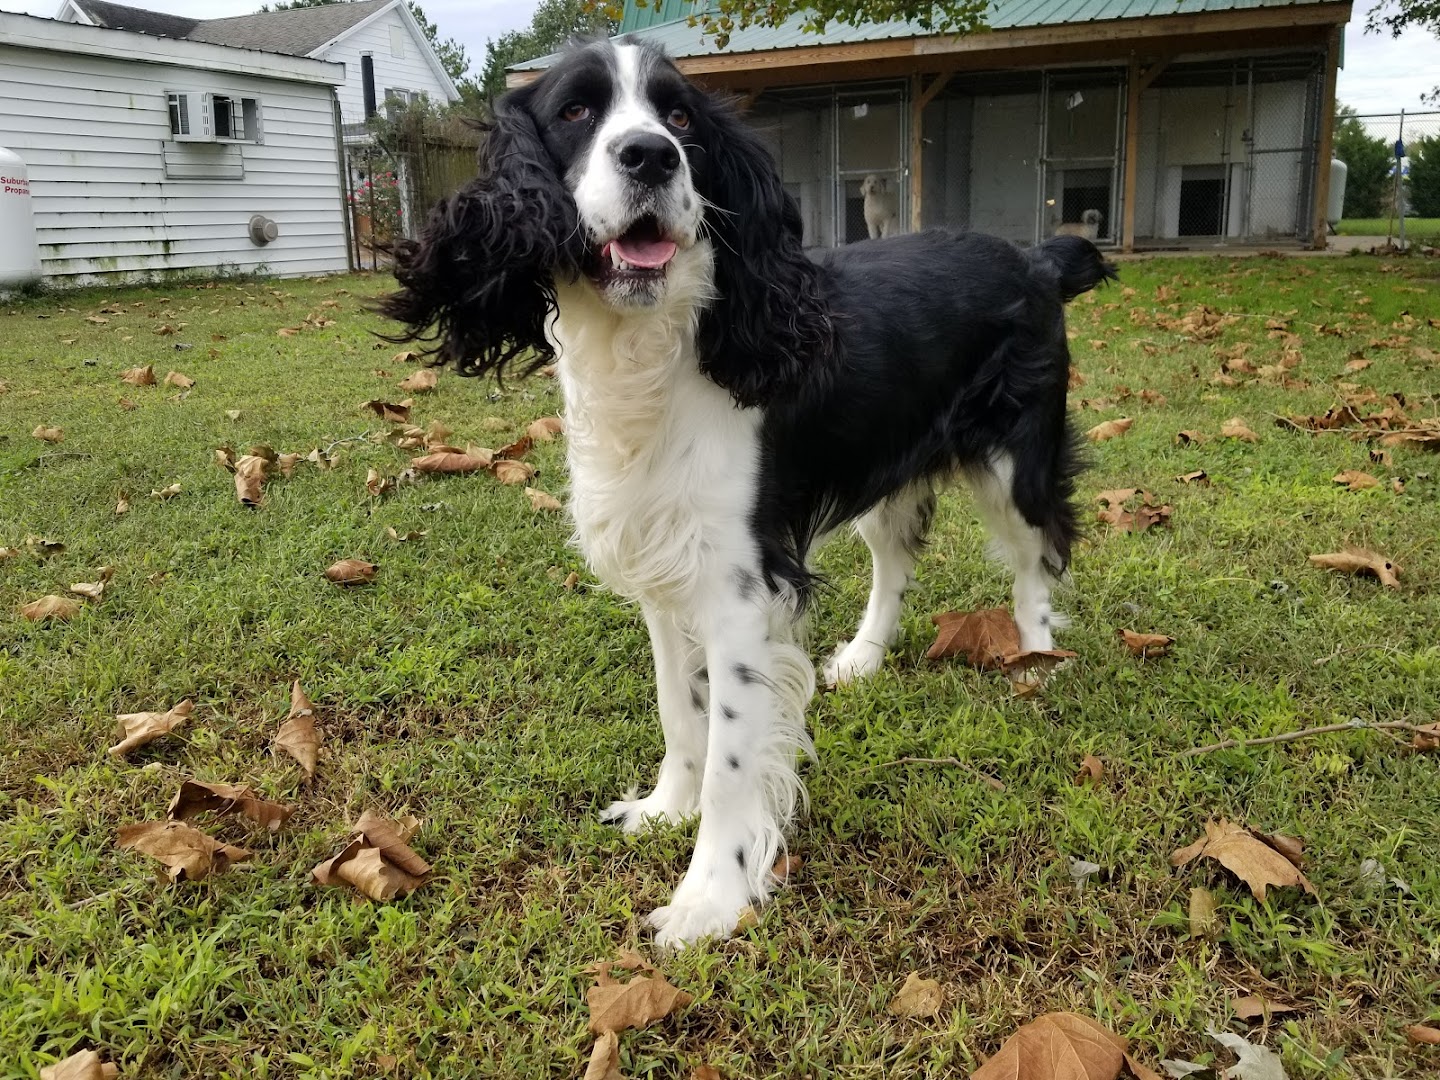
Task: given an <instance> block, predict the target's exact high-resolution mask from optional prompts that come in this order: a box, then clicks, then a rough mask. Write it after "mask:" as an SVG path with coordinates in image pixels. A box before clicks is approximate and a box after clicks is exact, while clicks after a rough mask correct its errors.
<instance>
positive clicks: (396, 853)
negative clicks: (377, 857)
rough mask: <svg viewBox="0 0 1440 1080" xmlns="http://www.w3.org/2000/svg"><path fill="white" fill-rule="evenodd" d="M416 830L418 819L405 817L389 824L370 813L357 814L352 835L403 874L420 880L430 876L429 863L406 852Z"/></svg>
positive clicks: (417, 829)
mask: <svg viewBox="0 0 1440 1080" xmlns="http://www.w3.org/2000/svg"><path fill="white" fill-rule="evenodd" d="M419 830H420V819H419V818H417V817H414V816H413V815H407V816H406V817H404V818H401V819H399V820H398V821H391V820H390V819H389V818H386V817H382V816H381V815H380V814H377V813H375V812H374V811H371V810H366V811H365V812H364V813H362V814H361V815H360V820H359V821H357V822H355V832H357V833H359V834H360V835H361V836H363V837H364V838H365V842H366V843H367V844H368V845H369V846H370V847H373V848H376V849H378V850H379V852H380V854H382V855H384V856H385V858H386V860H387V861H389V862H392V863H394V864H395V865H396V866H398V867H400V869H402V870H404V871H405V872H406V873H407V874H411V875H413V876H415V877H424V876H425V875H426V874H428V873H430V864H429V863H427V862H426V861H425V860H424V859H422V858H421V857H420V856H419V855H416V854H415V852H413V851H411V850H410V847H409V841H410V839H411V837H413V836H414V835H415V834H416V833H417V832H419Z"/></svg>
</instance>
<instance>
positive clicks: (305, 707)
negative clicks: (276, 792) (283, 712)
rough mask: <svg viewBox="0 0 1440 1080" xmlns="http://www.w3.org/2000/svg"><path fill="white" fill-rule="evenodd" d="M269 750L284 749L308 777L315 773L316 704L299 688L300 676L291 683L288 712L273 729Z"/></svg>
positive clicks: (317, 751) (317, 755)
mask: <svg viewBox="0 0 1440 1080" xmlns="http://www.w3.org/2000/svg"><path fill="white" fill-rule="evenodd" d="M271 749H272V752H273V751H275V750H284V751H285V753H287V754H289V755H290V756H291V757H292V758H294V759H295V760H296V761H298V762H299V763H300V767H301V768H302V769H304V770H305V776H306V777H307V778H309V777H312V776H314V775H315V766H316V764H318V762H319V760H320V732H319V730H318V729H317V728H316V727H315V706H314V704H313V703H312V702H311V701H310V699H309V698H308V697H306V696H305V691H304V690H302V689H300V680H299V679H296V680H295V682H294V683H293V684H291V686H290V714H289V715H288V716H287V717H285V722H284V723H283V724H281V725H280V728H279V730H278V731H276V732H275V741H274V743H273V744H272V746H271Z"/></svg>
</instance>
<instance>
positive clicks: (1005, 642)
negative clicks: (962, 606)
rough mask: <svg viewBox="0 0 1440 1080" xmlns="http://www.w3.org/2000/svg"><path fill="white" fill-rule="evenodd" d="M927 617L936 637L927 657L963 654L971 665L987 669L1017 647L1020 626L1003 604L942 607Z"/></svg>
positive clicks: (930, 658) (937, 657)
mask: <svg viewBox="0 0 1440 1080" xmlns="http://www.w3.org/2000/svg"><path fill="white" fill-rule="evenodd" d="M930 621H931V622H933V623H934V624H935V640H934V641H933V642H932V643H931V645H930V648H929V650H928V651H927V652H926V653H925V658H926V659H927V660H943V659H945V658H946V657H950V656H964V657H965V661H966V663H968V664H970V665H971V666H972V667H977V668H980V669H981V670H982V671H990V670H994V669H996V668H999V667H1000V666H1001V664H1002V662H1003V661H1004V658H1005V657H1007V656H1014V655H1015V654H1016V653H1018V652H1019V651H1020V630H1019V628H1018V627H1017V626H1016V625H1015V620H1014V618H1013V617H1011V615H1010V612H1009V610H1008V609H1006V608H986V609H984V610H981V611H945V612H941V613H940V614H938V615H931V616H930Z"/></svg>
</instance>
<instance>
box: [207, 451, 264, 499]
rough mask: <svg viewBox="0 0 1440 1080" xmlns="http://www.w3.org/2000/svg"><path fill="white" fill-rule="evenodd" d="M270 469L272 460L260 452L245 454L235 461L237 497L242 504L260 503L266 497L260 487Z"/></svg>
mask: <svg viewBox="0 0 1440 1080" xmlns="http://www.w3.org/2000/svg"><path fill="white" fill-rule="evenodd" d="M216 453H219V451H216ZM269 469H270V462H269V461H267V460H266V459H265V458H263V457H261V456H260V455H259V454H245V455H244V456H243V457H241V458H239V459H238V460H237V461H236V462H235V497H236V498H237V499H239V500H240V502H241V504H242V505H244V506H259V505H260V503H261V502H262V501H263V499H264V495H263V494H261V491H260V488H261V485H263V484H264V483H265V476H266V474H267V473H268V472H269Z"/></svg>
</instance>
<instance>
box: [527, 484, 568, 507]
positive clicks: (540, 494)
mask: <svg viewBox="0 0 1440 1080" xmlns="http://www.w3.org/2000/svg"><path fill="white" fill-rule="evenodd" d="M525 494H526V495H527V496H528V497H529V499H530V509H531V510H562V509H564V507H562V506H561V505H560V500H559V499H557V498H555V496H554V495H551V494H550V493H549V492H548V491H541V490H540V489H539V488H532V487H527V488H526V489H525Z"/></svg>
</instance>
